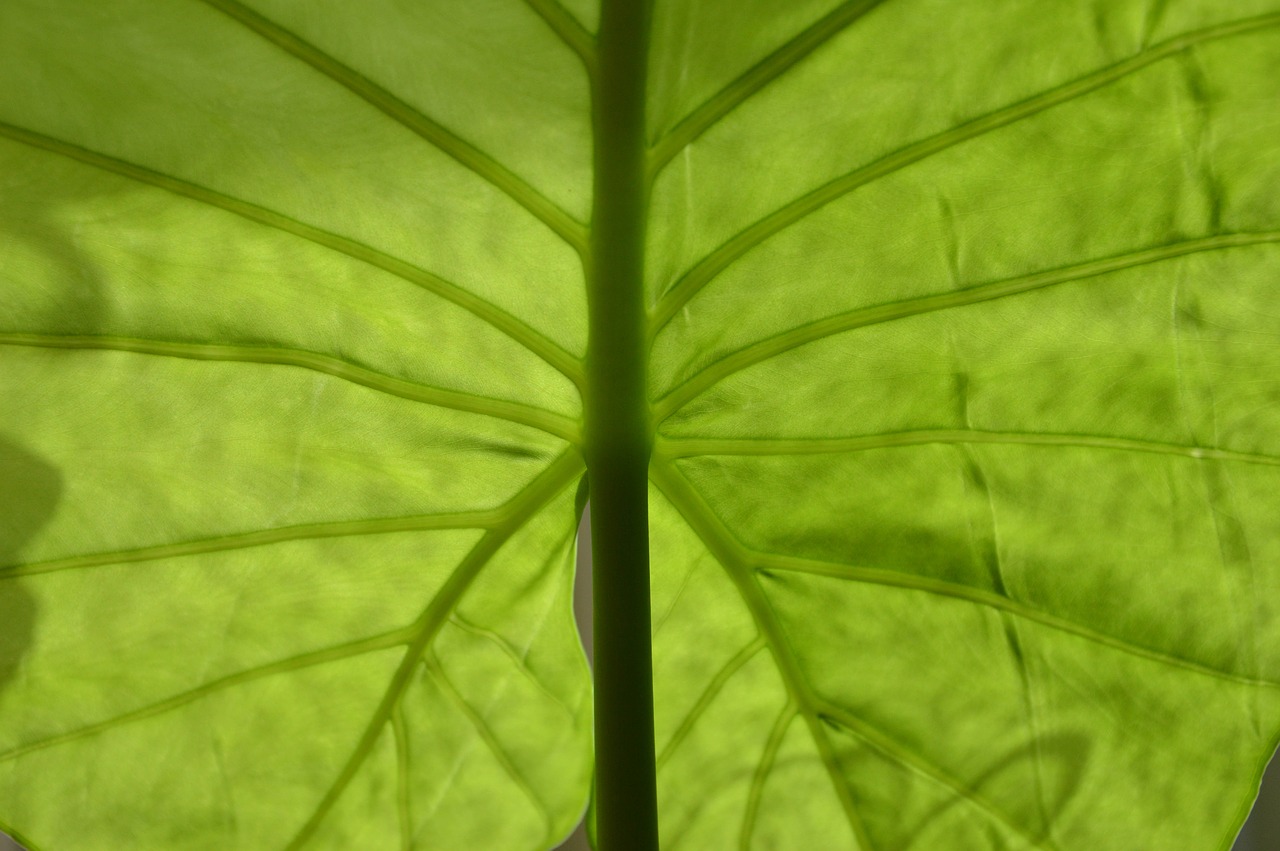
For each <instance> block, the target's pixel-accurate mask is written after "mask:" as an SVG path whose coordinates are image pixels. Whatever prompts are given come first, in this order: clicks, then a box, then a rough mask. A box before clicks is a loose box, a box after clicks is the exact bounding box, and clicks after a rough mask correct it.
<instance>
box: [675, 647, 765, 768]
mask: <svg viewBox="0 0 1280 851" xmlns="http://www.w3.org/2000/svg"><path fill="white" fill-rule="evenodd" d="M763 648H764V636H762V635H757V636H756V637H755V638H754V639H752V640H751V642H750V643H749V644H747V645H746V646H745V647H743V648H742V649H741V650H739V651H738V652H737V653H735V654H733V656H731V657H729V661H727V662H725V663H724V666H723V667H721V668H720V670H719V671H717V672H716V675H715V676H714V677H712V678H711V681H710V682H709V683H707V687H706V688H705V689H703V690H702V694H700V695H699V696H698V700H697V701H696V702H695V703H694V704H693V708H692V709H690V710H689V712H688V713H687V714H686V715H685V716H684V718H683V719H682V720H681V721H680V726H679V727H677V728H676V731H675V732H674V733H672V734H671V738H670V739H668V740H667V743H666V745H664V746H663V748H662V752H661V753H660V754H658V760H657V767H658V770H659V771H661V770H662V767H663V766H664V765H666V763H667V760H669V759H671V757H672V756H673V755H674V754H675V752H676V751H677V750H678V749H679V748H680V745H681V743H683V742H684V740H685V739H686V738H688V736H689V733H691V732H693V728H694V725H696V724H697V723H698V719H699V718H701V717H702V714H703V713H704V712H706V711H707V709H709V708H710V707H711V704H712V703H713V702H714V701H715V699H716V697H717V696H719V694H720V692H721V691H722V690H723V689H724V687H725V685H727V684H728V682H729V680H731V679H733V675H734V674H736V673H738V671H740V670H742V668H743V666H745V665H746V664H747V663H748V662H750V661H751V659H752V658H753V657H754V656H755V655H756V654H757V653H759V652H760V650H761V649H763Z"/></svg>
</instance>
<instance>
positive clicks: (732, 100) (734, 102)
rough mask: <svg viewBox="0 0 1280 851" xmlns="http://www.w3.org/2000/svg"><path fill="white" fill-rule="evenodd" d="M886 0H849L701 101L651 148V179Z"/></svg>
mask: <svg viewBox="0 0 1280 851" xmlns="http://www.w3.org/2000/svg"><path fill="white" fill-rule="evenodd" d="M883 2H884V0H845V2H844V3H841V4H840V5H839V6H837V7H836V8H834V9H832V10H831V11H830V12H828V13H827V14H826V15H824V16H822V17H821V18H819V19H818V20H816V21H814V22H813V23H812V24H810V25H809V26H808V27H806V28H805V29H803V30H801V31H800V32H799V33H798V34H796V35H795V37H793V38H792V39H791V40H790V41H788V42H787V43H786V44H784V45H782V46H781V47H779V48H778V49H777V50H775V51H774V52H773V53H770V54H769V55H768V56H766V57H765V58H764V59H762V60H760V61H759V62H757V63H756V64H755V65H753V66H751V67H750V68H748V69H747V70H746V71H745V72H743V73H742V74H741V75H740V76H739V77H738V78H737V79H735V80H734V81H733V82H731V83H729V85H727V86H725V87H724V88H723V89H721V90H720V91H718V92H716V93H715V94H714V95H712V96H711V97H710V98H708V99H707V100H705V101H703V102H702V103H701V104H699V105H698V106H697V107H696V108H695V109H694V110H693V111H692V112H690V113H689V114H688V115H686V116H685V117H684V118H682V119H681V120H680V122H679V123H678V124H676V126H674V127H672V128H671V130H670V131H668V132H667V134H666V135H665V136H663V137H662V138H661V139H659V140H658V141H657V142H656V143H654V145H653V146H652V147H651V148H650V150H649V177H650V180H652V179H653V178H654V177H656V176H657V175H658V173H659V172H661V171H662V169H663V167H664V166H665V165H666V164H667V163H669V162H671V159H672V158H673V157H674V156H675V155H676V154H677V153H679V152H680V151H681V150H683V149H684V148H685V147H686V146H687V145H688V144H689V143H690V142H692V141H693V140H694V139H697V138H698V137H699V136H701V135H702V134H703V133H705V132H706V131H707V130H709V129H710V128H711V127H713V126H715V124H716V123H717V122H719V121H720V119H722V118H724V117H725V116H726V115H728V114H729V113H730V112H732V111H733V110H735V109H737V108H738V107H739V106H741V105H742V103H743V102H744V101H746V100H748V99H749V98H750V97H751V96H752V95H754V94H756V93H757V92H759V91H760V90H761V89H763V88H764V87H765V86H767V85H769V84H770V83H772V82H773V81H774V80H776V79H778V78H779V77H781V76H782V75H784V74H786V73H787V71H789V70H791V68H792V67H793V66H795V65H796V64H797V63H799V62H800V61H801V60H803V59H804V58H805V57H807V56H808V55H809V54H811V53H813V52H814V51H815V50H817V49H818V48H819V47H821V46H822V45H824V44H826V43H827V42H828V41H830V40H831V39H832V38H834V37H835V36H836V35H838V34H839V33H841V32H843V31H844V30H845V29H846V28H847V27H848V26H849V25H851V24H852V23H853V22H854V21H857V20H858V19H859V18H861V17H862V16H863V15H865V14H867V12H870V11H871V10H872V9H874V8H875V7H876V6H879V5H880V4H881V3H883Z"/></svg>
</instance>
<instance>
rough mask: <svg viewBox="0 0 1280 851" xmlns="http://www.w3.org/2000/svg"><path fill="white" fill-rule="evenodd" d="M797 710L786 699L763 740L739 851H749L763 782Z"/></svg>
mask: <svg viewBox="0 0 1280 851" xmlns="http://www.w3.org/2000/svg"><path fill="white" fill-rule="evenodd" d="M798 711H799V710H798V709H797V707H796V705H795V704H794V703H792V702H790V701H788V702H787V705H786V706H784V707H783V708H782V712H780V713H778V718H777V720H776V721H774V722H773V729H771V730H770V731H769V738H768V739H766V740H765V743H764V750H763V751H762V752H761V754H760V762H758V763H757V764H756V770H755V773H754V774H753V775H752V777H751V786H750V788H749V789H748V790H747V807H746V810H745V811H744V812H743V815H742V830H741V832H740V833H739V834H738V848H739V851H751V834H753V833H754V832H755V828H756V817H757V816H758V815H759V813H760V797H761V796H762V795H763V794H764V784H765V783H767V782H768V780H769V774H770V772H772V771H773V764H774V762H775V761H776V760H777V758H778V749H779V748H781V747H782V740H783V739H784V738H786V735H787V730H788V728H790V727H791V722H792V721H793V720H795V717H796V713H797V712H798Z"/></svg>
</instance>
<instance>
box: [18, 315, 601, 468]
mask: <svg viewBox="0 0 1280 851" xmlns="http://www.w3.org/2000/svg"><path fill="white" fill-rule="evenodd" d="M0 346H24V347H28V348H47V349H69V350H81V351H117V352H129V353H132V354H138V355H152V356H157V357H171V358H183V359H186V360H198V361H216V362H223V363H254V364H262V365H265V366H293V367H298V368H300V369H308V370H311V371H313V372H318V373H321V374H323V375H328V376H330V377H332V378H337V379H339V380H341V381H349V382H351V383H352V384H358V385H360V386H361V387H368V388H369V389H370V390H376V391H378V392H380V393H386V394H387V395H390V396H399V397H400V398H401V399H408V400H410V401H413V402H422V403H424V404H427V405H434V406H436V407H440V408H451V409H453V410H455V411H465V412H467V413H472V414H479V415H481V416H486V417H495V418H497V419H501V420H507V421H508V422H513V423H516V424H518V425H523V426H528V427H529V428H535V429H538V430H539V431H545V432H547V433H548V434H551V435H554V436H556V437H559V438H561V439H563V440H566V441H568V442H570V443H573V442H575V441H576V440H577V433H578V428H577V425H576V424H575V423H574V422H573V421H571V420H569V419H568V418H567V417H563V416H561V415H560V414H555V413H552V412H550V411H545V410H542V409H541V408H534V407H532V406H529V405H522V404H520V403H519V402H508V401H505V400H503V399H491V398H488V397H485V396H476V395H473V394H471V393H462V392H459V391H457V390H445V389H442V388H439V387H431V386H429V385H426V384H418V383H416V382H413V381H406V380H404V379H403V378H394V377H392V376H390V375H386V374H384V373H380V372H375V371H373V370H371V369H366V368H364V367H362V366H356V365H355V364H352V363H348V362H347V361H343V360H339V359H338V358H334V357H330V356H329V355H322V354H319V353H317V352H309V351H305V350H302V349H286V348H278V347H275V346H229V345H222V344H216V343H184V342H175V341H171V340H143V339H137V338H130V337H93V336H75V335H58V334H0Z"/></svg>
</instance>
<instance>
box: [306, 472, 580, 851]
mask: <svg viewBox="0 0 1280 851" xmlns="http://www.w3.org/2000/svg"><path fill="white" fill-rule="evenodd" d="M582 469H583V468H582V459H581V458H580V457H579V456H578V455H577V453H576V452H574V451H569V452H566V453H565V454H564V455H562V456H561V457H560V458H559V459H558V460H557V461H556V462H555V463H553V464H552V465H551V466H550V467H548V468H547V470H546V471H545V472H544V473H542V474H541V475H540V476H538V477H537V478H536V479H534V480H533V482H531V483H530V484H529V485H528V486H527V487H526V488H525V489H524V490H523V491H521V492H520V493H519V494H518V495H516V496H515V497H514V498H512V499H511V500H510V501H509V502H508V503H507V506H506V511H507V516H506V519H505V520H504V521H503V522H502V523H501V524H499V525H497V526H494V527H493V528H491V529H490V530H489V531H488V532H486V533H485V536H484V537H483V538H481V539H480V541H479V542H478V543H477V544H476V545H475V547H473V548H472V550H471V552H470V553H468V554H467V557H466V558H464V559H463V560H462V562H461V563H460V564H459V565H458V567H457V568H456V569H455V570H454V572H453V573H452V574H451V575H450V576H449V579H448V580H446V581H445V583H444V585H443V586H441V588H440V590H439V591H437V592H436V594H435V596H434V597H432V598H431V600H430V601H429V602H428V603H427V605H426V608H424V609H423V611H422V614H421V615H420V616H419V618H418V619H417V621H415V622H414V625H413V626H412V627H411V631H412V639H411V641H409V642H408V645H409V646H408V649H407V650H406V651H405V654H404V658H403V659H402V660H401V662H400V666H399V667H398V668H397V669H396V672H395V674H394V675H393V676H392V678H391V682H390V683H388V685H387V690H386V692H385V694H384V695H383V697H382V700H381V701H380V702H379V704H378V706H377V708H376V709H374V711H373V714H372V717H371V718H370V720H369V724H368V726H367V727H365V731H364V734H363V735H362V736H361V737H360V740H359V741H358V742H357V743H356V745H355V747H354V748H353V749H352V752H351V756H350V757H349V758H348V759H347V762H346V764H345V765H344V766H343V768H342V771H341V772H339V774H338V776H337V777H336V778H335V779H334V781H333V783H332V784H331V785H330V787H329V789H328V790H327V791H326V792H325V794H324V796H323V797H322V798H321V799H320V800H319V802H317V804H316V807H315V809H314V810H313V811H312V812H311V815H310V816H309V817H308V818H307V819H306V821H305V822H304V823H303V824H302V826H301V827H300V828H299V829H298V832H297V834H296V835H295V836H294V838H293V840H292V841H291V842H290V843H289V844H288V846H287V849H288V851H297V849H300V848H302V847H303V846H304V845H305V844H306V843H307V841H308V840H309V839H310V838H311V837H312V836H313V835H314V834H315V832H316V830H317V829H319V827H320V823H321V822H323V821H324V818H325V816H327V815H328V814H329V812H330V810H332V809H333V806H334V804H336V803H337V802H338V799H339V798H341V797H342V793H343V792H345V791H346V788H347V786H348V785H350V783H351V781H352V779H353V778H354V777H355V776H356V773H357V772H358V771H359V770H360V767H361V766H362V765H363V764H364V762H365V760H366V759H367V758H368V756H369V753H370V752H371V751H372V750H373V747H374V745H375V744H376V743H377V741H378V737H379V736H380V735H381V734H382V730H383V728H384V727H386V725H387V724H388V723H389V721H390V719H391V715H392V713H393V712H394V711H395V709H396V707H397V706H398V705H399V704H400V698H401V697H402V696H403V695H404V692H405V689H406V688H407V687H408V685H409V683H410V681H411V680H412V676H413V672H414V671H415V669H416V668H417V667H418V665H419V664H420V663H421V662H422V660H423V658H424V655H425V654H426V652H427V651H428V649H430V647H431V644H432V642H433V641H434V640H435V637H436V635H437V634H438V633H439V631H440V628H441V627H442V626H443V625H444V624H445V622H446V621H447V620H448V618H449V616H450V615H451V614H452V613H453V611H454V609H455V608H456V607H457V605H458V602H459V601H460V600H461V599H462V597H463V595H464V594H465V593H466V592H467V589H468V588H470V587H471V584H472V583H473V582H474V581H475V579H476V577H477V576H479V575H480V571H481V570H483V569H484V567H485V565H487V564H488V563H489V560H490V559H491V558H493V556H494V554H496V553H497V552H498V550H499V549H500V548H501V547H502V546H503V545H504V544H505V543H506V542H507V541H508V540H509V539H510V538H511V536H512V535H514V534H515V533H516V532H517V531H519V530H520V528H521V527H523V526H524V524H525V523H527V522H528V521H529V520H530V519H531V518H532V517H533V516H534V515H535V514H537V513H538V511H540V510H541V509H542V508H544V507H545V506H546V505H548V504H549V503H550V502H551V500H552V499H554V498H555V497H556V496H557V495H558V494H560V493H561V492H562V491H563V490H564V489H565V487H567V486H568V485H569V483H570V482H571V481H573V480H574V479H575V478H576V477H577V476H578V475H580V474H581V473H582Z"/></svg>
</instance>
